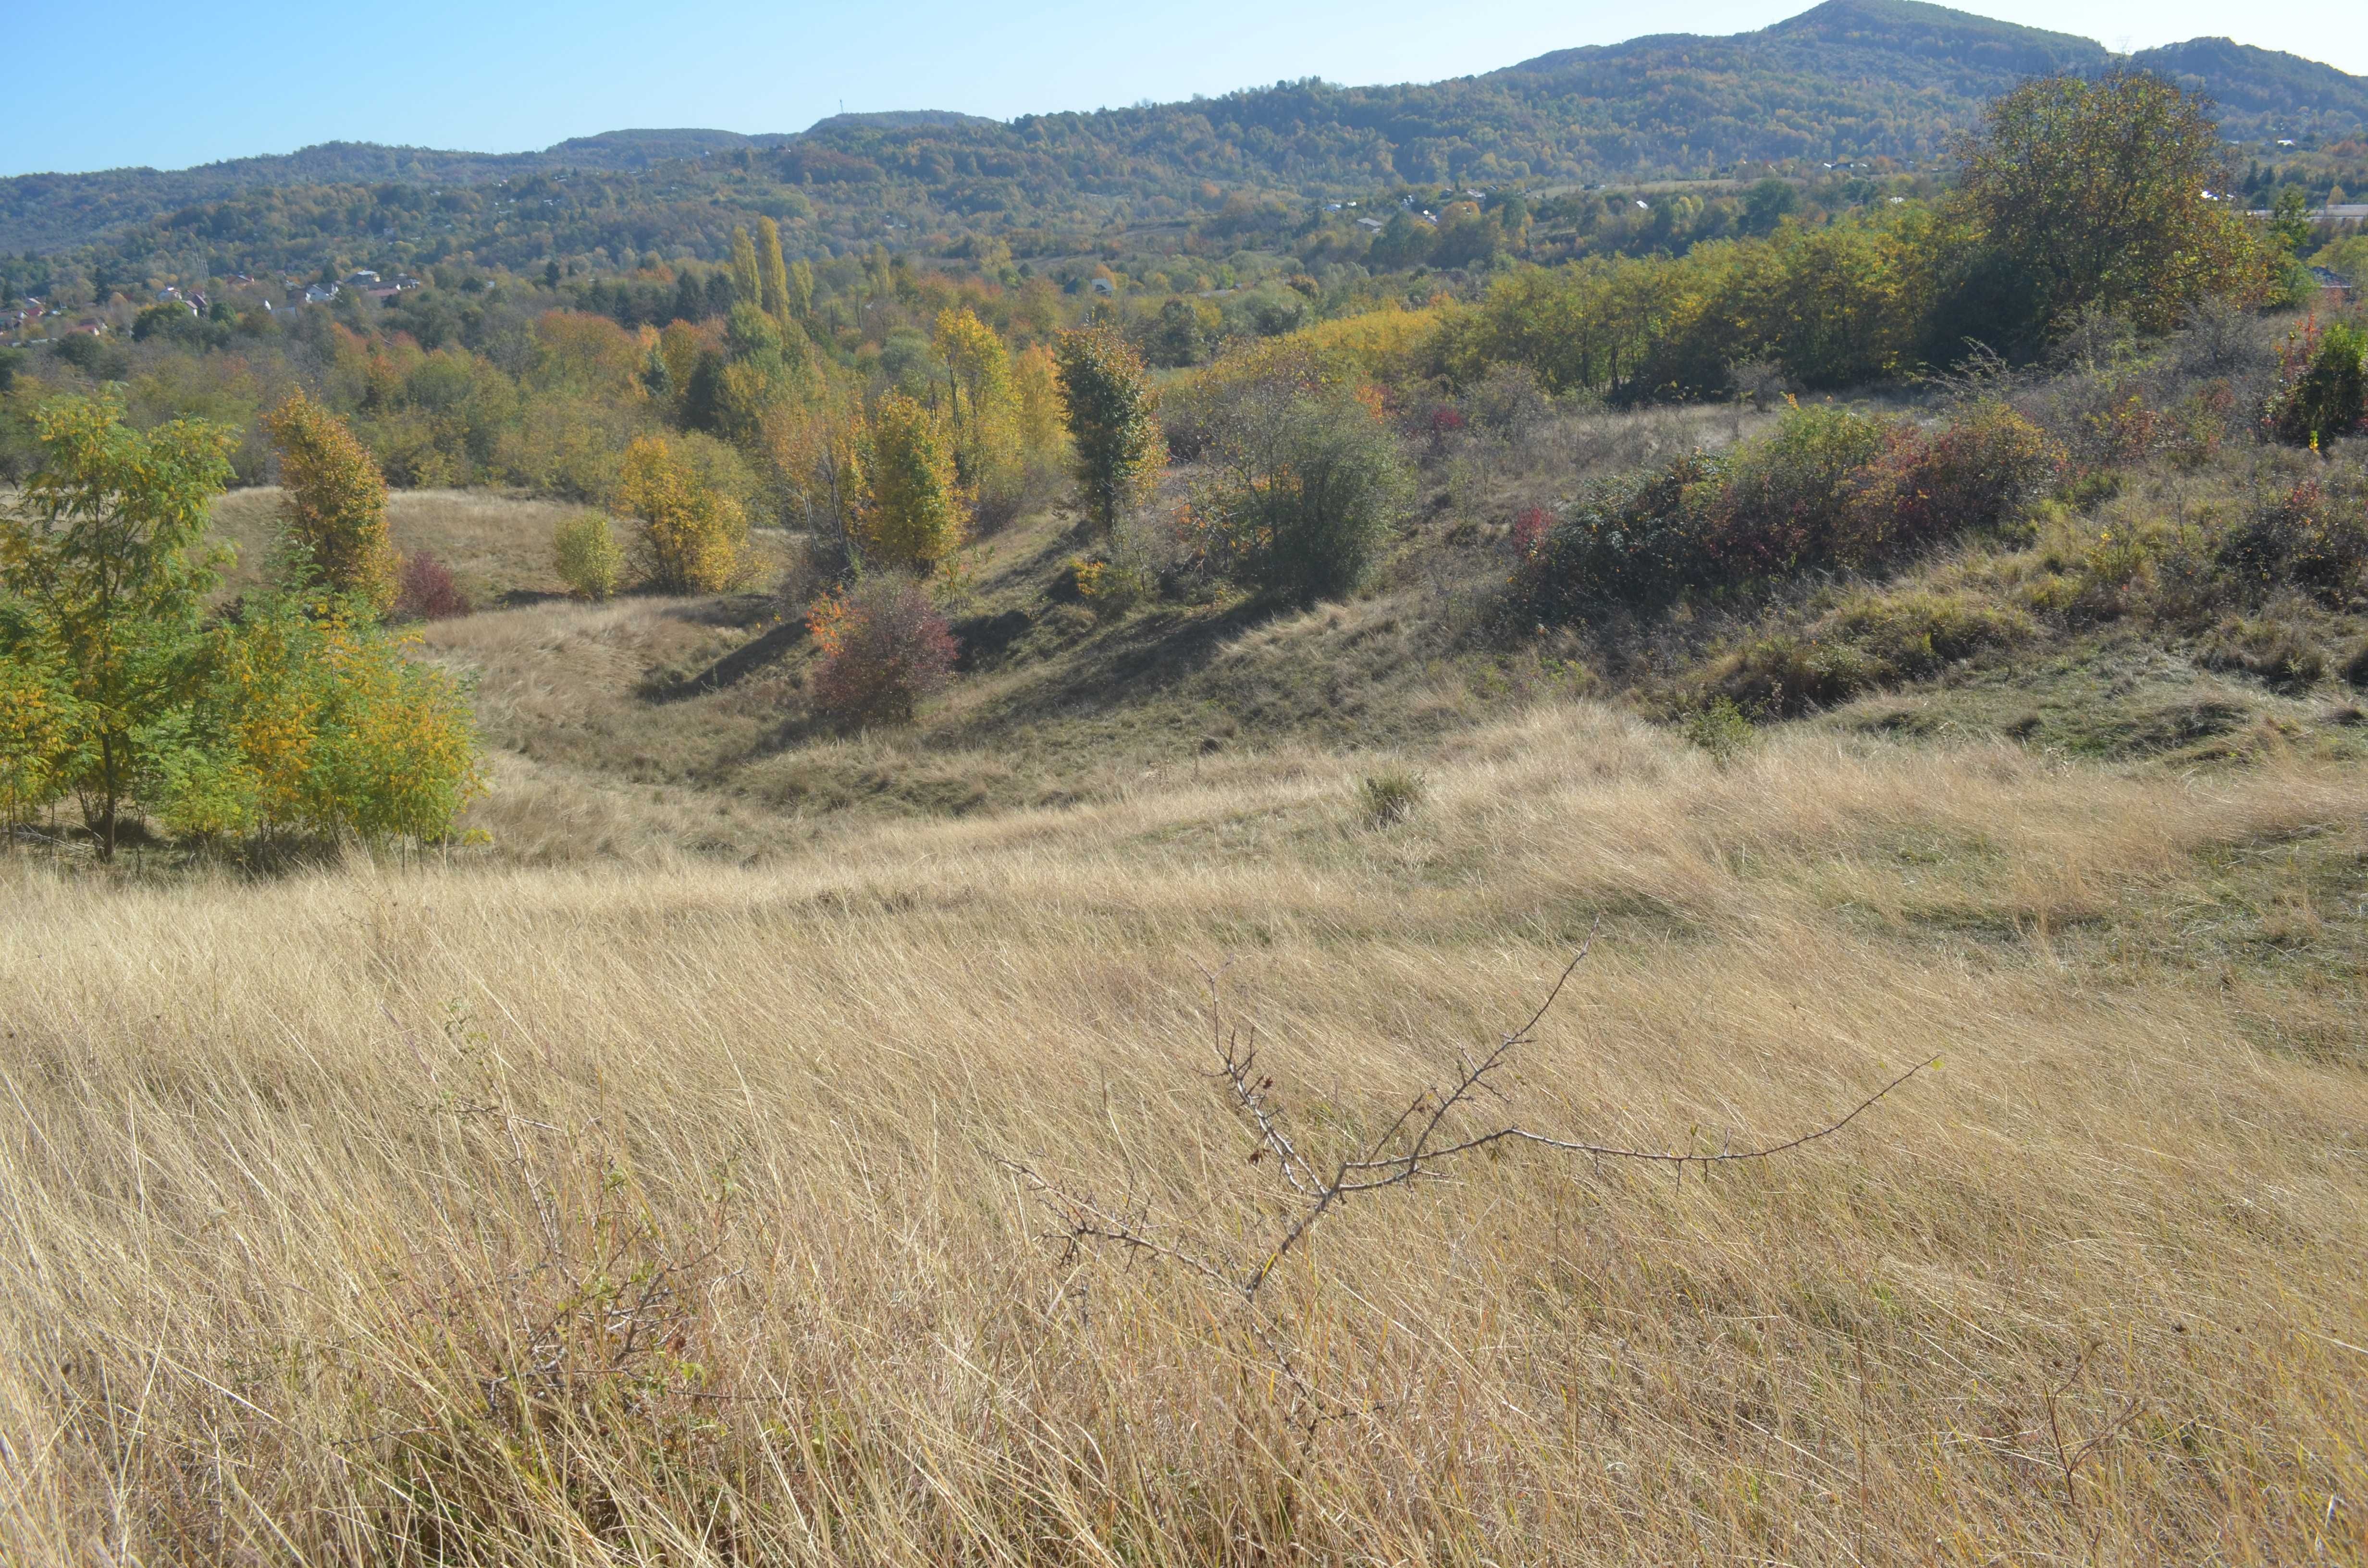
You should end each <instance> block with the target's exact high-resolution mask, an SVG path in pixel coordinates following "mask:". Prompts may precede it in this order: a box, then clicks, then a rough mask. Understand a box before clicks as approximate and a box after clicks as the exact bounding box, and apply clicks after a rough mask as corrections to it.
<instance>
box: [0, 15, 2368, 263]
mask: <svg viewBox="0 0 2368 1568" xmlns="http://www.w3.org/2000/svg"><path fill="white" fill-rule="evenodd" d="M2116 65H2128V66H2133V67H2135V68H2140V69H2146V70H2152V71H2157V72H2160V73H2161V74H2164V75H2166V76H2169V77H2171V78H2173V79H2175V80H2177V81H2179V82H2180V84H2181V85H2185V86H2187V87H2190V88H2192V89H2195V90H2199V91H2202V92H2203V93H2206V94H2208V95H2210V96H2211V97H2213V98H2214V100H2215V101H2216V102H2217V103H2218V104H2219V106H2220V111H2221V117H2222V123H2223V126H2224V128H2225V129H2226V131H2228V133H2229V134H2230V135H2231V136H2232V137H2234V138H2237V139H2238V140H2242V141H2268V140H2270V139H2271V138H2273V137H2274V138H2294V139H2311V140H2313V141H2316V142H2320V143H2332V142H2338V141H2340V140H2342V139H2344V138H2347V137H2355V136H2368V80H2362V78H2359V77H2354V76H2350V75H2347V74H2344V73H2342V72H2340V71H2338V70H2336V69H2334V68H2333V67H2331V66H2328V65H2323V64H2319V63H2317V62H2312V61H2308V60H2305V59H2302V58H2300V57H2298V56H2295V55H2292V54H2283V53H2280V52H2277V51H2271V50H2263V49H2256V48H2252V47H2250V46H2248V45H2242V44H2237V43H2232V42H2230V41H2229V40H2226V39H2196V40H2190V41H2188V42H2185V43H2180V44H2172V45H2169V46H2166V47H2164V48H2161V49H2156V50H2148V51H2143V52H2141V53H2139V54H2136V55H2133V56H2128V57H2126V58H2124V57H2121V56H2116V55H2114V54H2113V53H2112V51H2108V50H2107V49H2105V48H2104V46H2103V45H2101V44H2099V43H2097V42H2095V41H2093V40H2088V39H2082V38H2077V37H2074V36H2072V35H2070V34H2066V33H2058V32H2050V31H2047V30H2044V29H2043V28H2028V27H2021V26H2018V25H2015V24H2012V23H2008V22H1999V21H1993V20H1990V19H1988V18H1986V17H1975V16H1970V15H1968V14H1966V13H1964V12H1962V11H1953V10H1950V9H1948V8H1947V7H1945V6H1933V5H1926V4H1921V3H1919V0H1825V3H1824V4H1822V5H1819V6H1816V7H1814V8H1813V9H1810V10H1807V11H1804V12H1802V13H1801V14H1800V15H1798V16H1794V17H1788V18H1786V19H1785V20H1783V21H1781V22H1778V23H1776V24H1775V25H1773V26H1771V27H1768V28H1760V29H1759V30H1758V31H1756V32H1748V33H1738V34H1735V35H1733V36H1729V37H1701V36H1696V35H1692V34H1682V33H1676V34H1660V35H1655V36H1652V37H1646V38H1637V39H1631V40H1627V41H1625V42H1622V43H1615V44H1608V45H1597V46H1590V47H1587V48H1582V49H1568V50H1558V51H1554V52H1552V53H1547V54H1542V55H1539V56H1537V57H1536V58H1534V59H1531V60H1525V61H1522V62H1520V63H1518V64H1515V65H1510V66H1508V67H1505V68H1504V69H1501V70H1497V71H1494V72H1489V73H1486V74H1482V75H1477V76H1466V77H1459V78H1455V79H1452V80H1449V81H1443V82H1436V83H1429V84H1422V85H1395V86H1368V87H1340V86H1335V85H1329V84H1326V83H1323V82H1319V81H1313V80H1310V81H1305V82H1295V83H1281V84H1277V85H1274V86H1270V87H1258V88H1252V89H1247V90H1244V91H1241V92H1236V93H1229V94H1226V95H1224V96H1223V97H1217V98H1212V99H1195V100H1193V101H1192V102H1190V103H1178V104H1166V105H1144V106H1139V107H1136V108H1117V109H1099V110H1092V111H1078V112H1061V113H1047V114H1039V115H1025V116H1021V117H1019V119H1015V120H1013V121H1011V122H1009V123H1008V124H1007V123H1005V122H1002V121H997V120H994V119H983V118H980V117H978V116H975V115H967V114H958V113H953V112H951V111H946V110H935V109H901V110H889V111H883V112H864V113H851V114H835V115H830V116H827V117H825V118H824V119H820V120H817V121H815V122H814V125H812V126H810V127H809V128H807V129H806V130H805V131H799V132H795V133H778V134H768V135H753V136H752V135H743V134H740V133H738V132H735V131H715V130H702V129H696V128H687V129H654V130H653V129H643V130H624V131H607V132H603V133H601V134H598V135H594V136H581V137H575V138H572V139H570V140H568V141H564V142H558V143H556V144H554V145H553V146H551V147H548V148H545V149H543V150H542V151H541V152H529V153H469V152H451V151H441V150H437V149H432V148H419V147H383V146H377V145H372V144H369V143H363V142H327V143H324V144H323V145H320V146H316V147H307V148H304V149H303V150H302V151H300V152H296V153H287V154H284V155H279V156H270V157H256V158H241V159H233V160H230V161H228V162H224V163H217V164H210V165H204V166H202V167H199V168H192V169H183V170H176V171H169V172H165V171H158V170H155V169H146V168H140V169H114V170H108V171H105V172H102V173H96V174H79V175H55V174H50V175H24V176H17V177H14V178H9V179H0V255H5V254H9V253H17V252H23V253H55V252H61V251H66V250H71V249H73V248H74V247H75V246H77V245H81V244H92V243H95V242H97V241H99V240H100V239H102V238H103V237H105V236H108V235H120V234H127V233H129V232H130V231H131V229H132V228H133V227H134V226H135V225H142V224H150V225H157V226H158V227H159V229H160V230H161V231H162V232H161V233H156V234H154V235H153V236H152V235H138V236H134V237H133V243H134V245H135V248H136V249H137V250H139V251H140V252H141V253H142V254H149V253H152V252H154V250H156V249H159V248H170V247H172V246H175V245H180V246H182V247H185V248H186V247H188V246H190V245H195V244H206V245H209V246H211V247H213V248H214V249H215V250H217V251H222V249H223V247H224V246H230V247H232V248H231V249H230V250H229V251H228V252H227V253H225V254H229V255H233V256H251V257H252V258H253V259H254V261H255V264H256V265H279V264H280V262H281V261H282V260H285V261H286V262H287V264H288V265H296V257H295V256H294V255H293V253H292V252H290V251H289V250H288V249H287V247H286V246H285V245H283V246H282V247H281V251H280V252H279V254H278V255H277V256H271V257H267V256H266V255H265V241H266V240H267V239H268V238H269V236H271V235H274V234H279V235H282V236H286V235H289V234H290V233H291V232H292V231H291V230H290V227H289V223H288V222H287V221H285V219H284V218H283V217H275V216H272V215H270V214H268V213H264V212H262V211H260V210H254V211H231V210H226V209H227V208H229V207H234V206H236V205H237V204H238V203H239V202H241V201H242V200H244V199H245V198H246V197H247V196H248V194H249V193H255V192H279V191H285V192H289V193H290V198H291V199H294V198H293V193H295V192H297V191H298V190H299V189H300V188H302V187H347V190H348V194H347V195H346V196H343V197H339V198H336V199H327V198H319V199H314V198H306V199H302V200H301V201H298V202H297V205H298V206H300V207H302V208H303V209H304V214H303V217H302V223H303V224H309V225H311V227H310V228H309V229H308V230H307V231H306V234H307V237H306V238H305V240H304V243H305V244H312V245H314V246H315V248H322V247H328V246H330V245H331V244H332V241H333V239H334V236H333V235H331V234H330V233H328V232H327V231H326V229H325V228H324V227H323V225H324V224H325V223H327V222H329V220H327V219H325V218H323V217H321V216H320V215H319V214H321V213H323V212H335V211H345V210H357V211H359V210H360V209H361V206H366V205H369V204H370V203H372V202H377V201H378V197H377V196H376V195H372V194H370V192H375V191H378V190H380V189H381V188H383V187H418V188H419V189H420V194H421V195H422V196H423V197H424V196H425V195H426V194H427V192H430V191H433V190H434V189H435V188H436V187H453V186H464V187H484V186H489V185H492V184H494V183H495V182H497V181H503V180H509V181H518V180H519V179H522V178H523V179H531V178H533V177H535V176H543V175H551V174H556V173H559V172H563V171H565V170H569V169H575V170H584V171H598V172H601V173H604V174H606V175H609V176H615V179H616V180H618V181H622V182H624V184H623V185H621V186H619V187H617V188H614V189H611V190H609V192H608V195H607V198H606V199H604V201H603V202H602V203H601V205H600V210H599V211H598V212H584V213H579V214H575V216H568V215H567V209H568V206H569V203H568V199H567V198H568V191H569V190H570V189H573V188H574V187H567V188H566V189H562V190H559V191H550V192H544V193H542V194H541V196H539V197H538V198H537V201H538V208H539V209H541V208H551V209H554V210H557V211H558V212H559V214H560V216H559V218H558V219H555V220H554V221H555V222H560V225H561V229H564V237H563V235H562V233H561V232H560V230H552V231H550V233H551V241H552V244H554V245H559V246H561V247H562V248H563V250H564V247H566V246H573V247H575V250H574V251H566V252H565V253H566V254H575V252H577V251H588V250H590V249H592V248H594V247H596V246H598V247H603V248H607V249H609V251H610V252H611V254H615V253H616V252H617V251H618V250H619V249H620V248H627V249H631V250H632V251H633V252H634V253H636V254H640V253H643V252H645V251H647V250H648V249H650V248H651V247H653V246H654V245H655V246H671V245H680V246H688V247H689V248H690V249H691V250H692V251H693V252H694V254H699V255H710V254H712V253H713V252H714V249H715V246H716V245H717V244H720V243H722V242H721V241H719V240H718V238H717V234H718V232H719V230H718V224H719V223H720V224H721V225H722V228H721V231H720V232H721V233H723V235H724V236H726V237H727V238H728V233H729V227H730V224H731V222H733V221H734V214H735V213H737V214H743V215H745V214H747V213H753V212H759V211H762V212H768V213H770V214H773V215H775V216H779V217H783V218H785V219H789V218H792V217H794V218H795V219H796V220H797V221H799V222H807V221H809V217H808V215H809V214H811V222H813V223H814V225H816V226H815V227H814V228H813V229H811V230H809V231H808V237H807V241H806V242H805V243H807V244H810V245H832V244H848V243H861V244H871V243H872V241H873V240H874V239H878V238H882V237H884V236H885V235H887V234H888V233H896V234H903V235H910V234H915V233H928V232H929V231H930V230H931V229H933V228H934V229H936V230H938V231H939V232H942V233H950V234H959V233H988V234H993V233H1007V232H1010V231H1013V230H1018V229H1026V228H1030V227H1042V226H1046V225H1071V226H1075V225H1087V226H1090V225H1094V224H1098V223H1100V222H1107V221H1108V220H1109V219H1110V216H1111V215H1112V214H1114V213H1116V212H1118V211H1120V210H1121V209H1126V210H1144V209H1146V208H1147V209H1149V210H1170V209H1173V208H1175V207H1176V204H1177V203H1178V201H1179V200H1182V199H1187V197H1188V194H1189V193H1190V192H1192V191H1195V190H1197V189H1200V188H1201V187H1210V186H1213V187H1218V188H1221V189H1225V190H1236V191H1247V192H1259V191H1267V192H1274V193H1279V194H1286V195H1291V196H1294V197H1303V198H1304V197H1313V196H1317V195H1328V194H1334V193H1340V194H1349V193H1353V192H1355V191H1358V190H1371V189H1373V188H1374V187H1387V186H1390V185H1394V184H1401V183H1403V184H1412V185H1424V184H1431V185H1438V184H1447V183H1451V182H1454V183H1463V182H1476V183H1489V184H1503V183H1506V182H1508V181H1529V182H1533V183H1545V182H1555V183H1571V182H1588V181H1604V180H1634V179H1646V178H1668V177H1700V176H1706V175H1712V174H1718V173H1734V172H1736V171H1739V170H1746V169H1749V168H1751V167H1754V166H1759V165H1766V164H1770V163H1784V162H1787V161H1823V162H1827V163H1839V162H1841V161H1844V160H1857V159H1862V158H1875V157H1887V158H1890V159H1892V160H1894V161H1896V162H1897V163H1900V164H1903V165H1926V164H1929V163H1930V161H1931V160H1933V159H1934V158H1936V157H1938V156H1940V155H1941V153H1943V152H1944V151H1945V150H1946V148H1947V146H1948V144H1949V142H1950V140H1951V138H1952V137H1953V136H1954V135H1956V134H1957V133H1958V132H1960V131H1964V130H1965V129H1966V128H1968V127H1969V126H1971V125H1972V124H1974V123H1975V120H1976V119H1978V117H1979V115H1980V112H1981V108H1982V106H1983V105H1984V104H1985V103H1987V101H1989V100H1990V99H1992V98H1994V97H1997V96H1998V95H1999V94H2000V93H2003V92H2006V91H2008V90H2009V89H2010V88H2012V87H2013V86H2014V85H2016V84H2018V83H2019V82H2021V81H2024V80H2026V79H2028V78H2030V77H2032V76H2034V75H2039V74H2048V73H2054V72H2072V73H2079V74H2095V73H2099V72H2102V71H2105V70H2108V69H2111V68H2113V67H2114V66H2116ZM750 154H753V155H754V159H753V161H751V159H750V157H749V156H748V155H750ZM677 164H679V165H685V166H686V167H687V168H688V169H689V170H690V171H692V172H694V173H695V174H696V175H697V176H699V177H698V178H697V179H695V180H693V181H691V182H689V183H688V184H686V183H685V182H684V181H682V180H681V179H678V178H677V177H676V176H671V175H669V176H665V177H664V178H660V177H658V176H655V175H654V174H653V173H652V172H651V171H655V170H656V169H658V168H659V167H660V166H661V165H664V166H667V167H672V166H674V165H677ZM351 187H368V189H367V191H365V192H364V193H363V194H364V195H366V196H367V197H368V200H367V201H364V202H362V203H360V204H359V205H358V204H357V201H356V198H355V194H354V193H352V192H351ZM694 187H695V188H694ZM785 187H790V188H785ZM380 205H381V206H382V207H386V208H388V209H389V216H388V217H383V218H381V219H378V220H374V221H373V223H372V226H371V227H370V228H367V229H364V230H362V231H360V232H359V233H356V234H354V235H352V236H350V238H351V239H352V241H353V242H354V243H353V244H352V245H350V246H348V247H347V248H353V249H363V248H370V247H377V248H378V249H384V248H386V245H387V244H388V243H389V242H401V241H403V240H404V236H405V235H406V234H407V233H410V230H408V229H406V228H405V227H404V225H405V224H411V225H412V226H413V227H414V228H416V227H417V226H418V225H417V223H416V220H415V219H413V218H410V217H405V216H404V213H406V212H416V210H417V209H418V208H419V206H420V202H419V201H418V200H416V199H411V200H397V201H393V202H392V203H380ZM660 207H665V208H666V209H667V210H666V212H665V213H663V214H662V215H661V214H655V213H654V210H655V209H656V208H660ZM632 213H640V214H642V216H641V217H638V218H632V221H630V222H629V221H627V220H628V218H629V217H631V215H632ZM892 214H893V219H894V222H893V224H892V223H891V222H890V217H891V215H892ZM1170 215H1171V216H1172V215H1173V214H1172V212H1171V213H1170ZM456 222H457V221H456ZM438 233H442V234H447V235H450V239H449V240H447V241H445V242H444V243H446V244H449V245H450V246H451V247H454V248H472V249H480V250H481V251H482V254H484V255H485V256H501V257H503V258H504V260H505V264H514V262H515V260H516V258H517V257H518V256H519V255H520V254H522V253H521V247H522V246H526V245H527V244H529V242H528V240H527V239H526V238H525V237H524V236H523V235H522V234H521V233H519V232H518V230H517V229H516V228H515V227H514V226H513V227H512V228H511V229H509V230H507V231H505V232H504V233H501V234H499V235H495V234H493V233H491V232H490V231H486V232H482V233H481V232H480V230H479V229H471V230H470V231H469V233H467V234H462V233H459V232H458V231H457V229H456V228H455V226H454V224H453V223H450V222H447V223H442V224H441V226H440V227H439V228H438ZM176 236H178V237H176ZM496 239H498V241H499V243H498V244H496V243H495V240H496ZM291 243H292V242H291ZM240 246H245V247H246V248H245V249H240V248H237V247H240ZM306 254H307V255H308V256H309V254H310V253H309V252H308V253H306ZM373 254H375V251H374V252H373ZM397 254H398V253H396V252H393V251H390V252H389V255H390V256H395V255H397ZM538 264H539V263H538ZM241 265H244V263H242V264H241Z"/></svg>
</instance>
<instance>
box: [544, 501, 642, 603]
mask: <svg viewBox="0 0 2368 1568" xmlns="http://www.w3.org/2000/svg"><path fill="white" fill-rule="evenodd" d="M551 557H552V569H553V570H555V571H556V572H557V573H558V574H559V580H560V581H561V582H563V583H564V584H566V585H567V591H568V592H569V593H571V594H574V595H575V597H577V598H582V599H590V600H592V601H593V602H594V603H595V604H598V603H599V602H600V601H601V600H604V599H607V598H609V597H614V595H615V594H616V592H617V579H618V576H619V574H621V573H622V572H623V571H624V568H625V551H624V549H623V547H622V546H620V545H619V544H618V543H617V533H616V530H615V529H614V528H611V527H609V519H608V517H606V516H605V515H604V514H602V513H599V512H579V513H577V514H576V515H575V517H565V518H563V519H561V521H560V524H559V526H558V527H557V528H554V529H552V538H551Z"/></svg>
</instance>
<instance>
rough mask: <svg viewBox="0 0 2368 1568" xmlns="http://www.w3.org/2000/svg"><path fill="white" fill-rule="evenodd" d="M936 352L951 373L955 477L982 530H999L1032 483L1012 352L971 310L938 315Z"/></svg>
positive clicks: (948, 378) (950, 417)
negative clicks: (968, 496) (1024, 456)
mask: <svg viewBox="0 0 2368 1568" xmlns="http://www.w3.org/2000/svg"><path fill="white" fill-rule="evenodd" d="M935 347H936V348H937V351H938V358H939V359H941V360H943V361H944V362H945V367H946V391H947V400H946V402H947V410H948V420H947V423H948V426H949V427H950V434H951V437H952V447H953V460H954V477H955V479H956V480H957V482H959V483H961V484H962V486H963V488H965V489H967V490H968V491H969V492H970V493H971V494H973V496H975V497H976V498H977V506H978V511H979V520H980V522H981V524H982V525H983V526H985V527H990V528H991V527H996V526H999V525H1001V524H1003V523H1005V522H1008V521H1009V520H1010V518H1011V517H1012V516H1013V515H1014V514H1016V513H1017V512H1018V511H1019V503H1020V498H1021V494H1022V490H1023V487H1024V485H1025V483H1026V478H1027V470H1026V466H1025V463H1024V461H1023V459H1022V452H1021V447H1020V438H1019V398H1018V397H1017V395H1016V389H1015V388H1014V386H1013V383H1012V376H1011V351H1010V350H1009V349H1008V348H1006V347H1004V346H1003V339H1002V338H1000V337H998V336H996V333H995V329H994V328H993V327H991V326H988V325H987V324H985V322H983V321H981V320H979V319H978V316H977V315H976V313H974V312H972V311H969V310H966V309H965V310H959V311H957V310H945V311H940V312H938V330H937V339H936V345H935Z"/></svg>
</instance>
